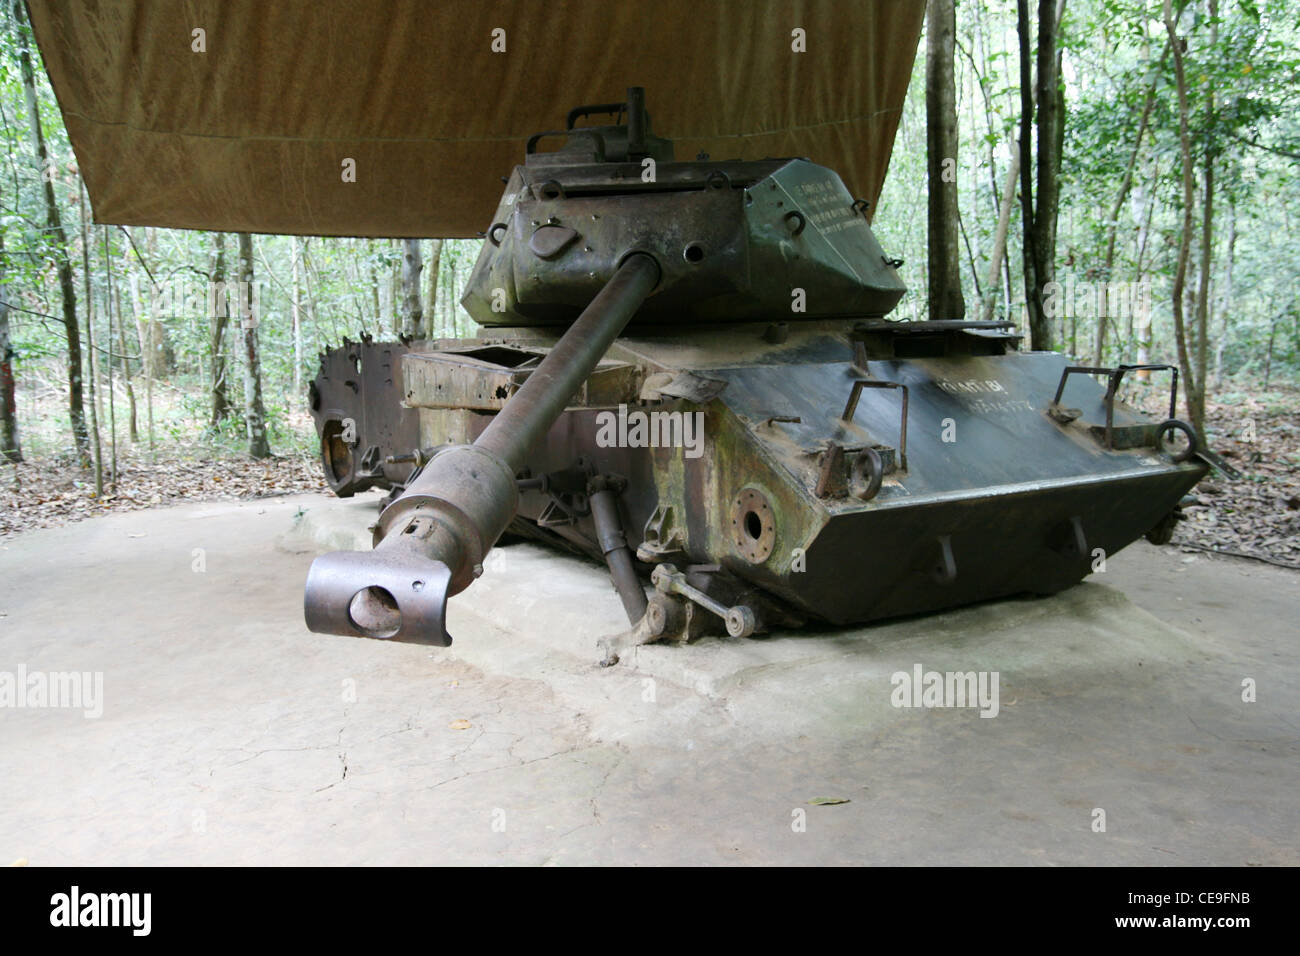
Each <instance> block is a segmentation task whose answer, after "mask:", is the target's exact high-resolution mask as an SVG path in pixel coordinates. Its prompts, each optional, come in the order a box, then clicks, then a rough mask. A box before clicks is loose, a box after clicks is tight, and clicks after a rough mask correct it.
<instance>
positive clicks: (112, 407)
mask: <svg viewBox="0 0 1300 956" xmlns="http://www.w3.org/2000/svg"><path fill="white" fill-rule="evenodd" d="M101 228H102V229H103V230H104V252H105V253H106V255H105V261H107V252H108V227H107V226H103V227H101ZM87 268H89V266H88V267H87ZM104 318H105V319H106V320H107V321H108V338H107V339H106V342H107V344H108V348H107V349H106V350H105V355H107V356H108V448H109V459H108V467H109V471H108V482H109V485H111V486H112V489H113V491H114V492H116V491H117V394H116V392H115V391H114V387H113V299H112V297H111V296H108V295H105V296H104ZM121 319H122V317H121V316H118V325H119V327H120V326H121ZM121 348H122V350H123V352H125V351H126V349H125V343H123V345H122V346H121ZM129 387H130V385H129V383H128V388H129Z"/></svg>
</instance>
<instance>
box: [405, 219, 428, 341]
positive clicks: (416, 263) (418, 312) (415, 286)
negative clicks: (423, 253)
mask: <svg viewBox="0 0 1300 956" xmlns="http://www.w3.org/2000/svg"><path fill="white" fill-rule="evenodd" d="M423 268H424V263H423V261H421V258H420V240H419V239H403V240H402V335H403V336H405V337H406V338H408V339H418V338H423V337H424V307H423V306H422V305H421V304H420V270H422V269H423Z"/></svg>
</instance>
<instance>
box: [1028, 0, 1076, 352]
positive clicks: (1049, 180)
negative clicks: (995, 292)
mask: <svg viewBox="0 0 1300 956" xmlns="http://www.w3.org/2000/svg"><path fill="white" fill-rule="evenodd" d="M1064 11H1065V0H1039V3H1038V64H1037V65H1038V75H1037V82H1036V83H1035V81H1034V76H1033V74H1032V72H1031V67H1030V61H1031V53H1032V49H1031V46H1030V41H1029V3H1028V0H1016V33H1017V34H1018V36H1019V40H1020V204H1021V217H1022V223H1023V233H1024V236H1023V242H1024V245H1023V260H1024V280H1025V308H1026V310H1027V312H1028V315H1029V340H1030V344H1031V345H1032V347H1033V348H1035V349H1040V350H1047V349H1051V348H1052V346H1053V340H1054V336H1053V333H1052V323H1051V317H1050V316H1048V315H1047V312H1046V309H1045V308H1044V304H1043V294H1044V289H1045V287H1046V286H1047V285H1048V284H1050V283H1052V282H1054V281H1055V278H1056V218H1057V209H1058V206H1059V201H1060V187H1059V182H1058V181H1059V172H1060V168H1061V145H1062V142H1063V140H1062V137H1063V136H1064V132H1065V126H1064V95H1065V94H1064V88H1063V87H1062V86H1061V82H1060V63H1061V61H1060V57H1059V55H1058V54H1057V49H1056V40H1057V23H1058V21H1059V20H1060V18H1061V16H1062V15H1063V14H1064ZM1035 94H1036V96H1035ZM1035 99H1037V122H1036V123H1035V115H1034V110H1035ZM1035 125H1036V126H1037V133H1038V135H1037V145H1038V152H1037V166H1036V167H1035V164H1034V155H1033V152H1032V149H1033V145H1034V140H1035V136H1034V130H1035ZM1035 174H1036V175H1037V180H1038V188H1037V195H1035V190H1034V178H1035Z"/></svg>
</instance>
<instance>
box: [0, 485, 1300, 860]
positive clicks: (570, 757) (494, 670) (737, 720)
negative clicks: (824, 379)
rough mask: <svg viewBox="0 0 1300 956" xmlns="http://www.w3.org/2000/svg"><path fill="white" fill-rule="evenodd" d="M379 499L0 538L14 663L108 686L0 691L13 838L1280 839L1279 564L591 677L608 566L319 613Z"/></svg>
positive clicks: (517, 572) (2, 609)
mask: <svg viewBox="0 0 1300 956" xmlns="http://www.w3.org/2000/svg"><path fill="white" fill-rule="evenodd" d="M374 500H375V499H374V497H372V496H366V497H363V498H360V499H357V500H354V501H350V502H340V501H337V500H335V499H330V498H324V497H317V496H296V497H292V498H285V499H276V500H267V501H263V502H241V503H221V504H196V505H186V506H181V507H177V508H171V509H162V510H157V511H150V512H136V513H131V514H123V515H113V516H108V517H105V518H101V519H95V520H93V521H88V522H84V523H81V524H78V525H73V526H69V527H65V528H59V529H51V530H46V531H39V532H34V533H31V534H26V535H22V536H19V537H16V538H11V539H8V540H7V541H5V543H4V544H3V545H0V615H3V616H0V674H3V673H4V672H10V673H14V672H16V671H17V670H18V669H19V668H20V667H21V668H25V669H26V671H27V672H28V673H48V672H55V671H72V670H76V671H83V672H91V673H101V674H102V679H103V701H102V703H103V713H102V716H100V717H91V718H87V717H85V716H83V714H82V712H81V711H77V710H72V709H66V708H65V709H60V708H46V707H42V708H36V707H5V708H0V854H5V853H7V854H9V856H10V857H11V858H17V857H26V858H28V859H30V860H31V861H32V862H33V863H34V864H60V863H64V864H66V863H88V864H111V863H150V864H168V863H204V864H213V863H256V864H263V863H422V862H428V863H451V862H463V863H523V864H542V863H588V862H592V863H629V864H631V863H648V864H655V863H777V862H786V863H963V862H969V863H994V864H996V863H1012V864H1068V863H1099V864H1122V863H1139V864H1156V865H1167V864H1237V865H1241V864H1245V863H1263V864H1279V863H1287V864H1294V863H1296V862H1300V845H1298V844H1300V840H1298V839H1297V836H1296V834H1297V832H1300V828H1298V827H1297V825H1296V824H1297V822H1298V818H1300V812H1298V811H1297V806H1296V800H1295V798H1294V793H1295V791H1296V785H1297V783H1298V782H1300V779H1298V778H1300V769H1298V767H1300V764H1298V762H1297V760H1296V756H1297V751H1300V733H1298V732H1297V727H1296V726H1295V722H1294V716H1293V715H1294V714H1295V712H1296V704H1297V701H1298V699H1300V693H1298V688H1300V682H1298V680H1297V678H1300V673H1298V671H1300V666H1298V665H1297V663H1296V659H1295V643H1294V640H1295V634H1296V620H1297V618H1298V617H1300V615H1297V613H1296V612H1297V610H1298V609H1300V575H1297V574H1294V573H1292V572H1287V571H1284V570H1281V569H1275V568H1269V567H1265V566H1259V565H1254V564H1247V563H1245V562H1235V561H1226V560H1218V559H1214V560H1209V559H1205V558H1192V559H1190V560H1188V556H1185V555H1182V554H1179V553H1178V552H1175V551H1170V550H1167V549H1155V548H1151V547H1149V546H1147V545H1145V544H1143V545H1141V546H1136V547H1134V548H1133V549H1130V551H1128V552H1125V553H1124V554H1121V555H1118V556H1114V557H1112V558H1111V559H1110V561H1109V566H1108V569H1107V572H1106V573H1105V574H1103V575H1097V576H1094V578H1093V579H1092V580H1090V581H1089V582H1088V583H1085V584H1084V585H1082V586H1080V587H1078V588H1075V589H1072V590H1071V591H1069V592H1066V593H1064V594H1061V595H1058V596H1056V597H1054V598H1050V599H1046V600H1029V599H1025V600H1012V601H1002V602H996V603H990V604H987V605H983V606H979V607H974V608H967V609H963V610H960V611H956V612H949V613H945V614H940V615H934V616H930V617H925V618H916V619H911V620H905V621H898V622H891V623H887V624H884V625H878V626H874V627H870V628H854V629H838V630H820V631H808V632H801V633H799V634H788V635H786V634H783V635H773V636H771V637H768V638H766V639H762V640H746V641H732V640H728V639H705V640H703V641H700V642H697V643H696V644H693V645H690V646H688V647H673V646H650V647H643V648H639V649H637V650H636V651H635V652H634V653H631V654H628V655H625V657H624V660H623V662H622V663H620V664H619V665H618V666H617V667H614V668H601V667H599V666H598V665H597V660H598V655H597V652H596V641H597V639H598V638H599V637H601V636H602V635H604V634H606V633H609V632H610V631H612V630H618V629H621V628H622V627H623V626H625V619H624V618H623V614H622V610H621V606H620V604H619V602H618V600H617V597H616V595H615V594H614V592H613V589H612V587H611V586H610V584H609V582H608V579H607V577H606V576H605V574H604V571H603V569H602V568H601V567H599V566H597V565H594V564H591V563H588V562H584V561H582V560H579V559H575V558H570V557H567V556H562V555H557V554H553V553H551V552H549V551H546V550H544V549H541V548H538V547H536V546H533V545H511V546H508V547H505V548H502V549H498V551H497V552H495V554H494V556H493V557H492V558H491V560H490V561H489V562H488V566H487V570H486V573H485V575H484V576H483V578H481V579H480V580H479V581H478V582H476V583H475V584H474V585H473V586H472V587H471V588H470V589H469V590H468V591H466V592H465V593H463V594H461V595H458V596H457V597H455V598H453V599H452V601H451V604H450V607H451V610H450V612H449V621H448V625H449V630H450V632H451V633H452V634H453V636H454V637H455V640H456V643H455V644H454V645H453V647H451V648H448V649H430V648H424V647H419V646H413V645H399V644H386V643H384V642H381V641H369V640H356V639H350V638H337V637H328V636H322V635H313V634H310V633H309V632H307V631H306V629H305V628H304V626H303V624H302V610H301V601H302V583H303V580H304V578H305V575H306V568H307V565H308V564H309V562H310V559H311V557H312V556H313V553H314V552H315V550H317V549H320V550H328V549H333V548H338V547H356V546H365V545H368V539H369V536H368V534H367V533H366V532H365V525H366V524H368V523H369V522H371V521H373V518H374V514H375V511H374ZM196 549H197V550H196ZM918 664H919V665H921V666H922V669H923V670H924V671H931V670H933V671H939V672H945V671H963V672H965V671H977V672H978V671H983V672H994V671H996V672H997V674H998V678H999V685H998V691H999V693H998V712H997V716H996V717H994V718H992V719H984V718H981V717H980V716H979V713H978V710H977V709H972V708H966V709H957V708H947V709H939V708H935V709H926V708H900V707H895V706H893V703H892V702H891V698H892V697H893V696H894V693H895V686H894V682H893V681H892V680H891V678H892V677H893V675H894V674H895V673H897V672H903V673H908V674H910V673H911V672H912V670H913V668H914V667H915V666H916V665H918ZM1245 679H1253V680H1254V681H1255V682H1256V683H1257V694H1258V701H1257V702H1254V703H1247V702H1245V701H1243V700H1242V681H1243V680H1245ZM462 727H463V728H465V729H456V728H462ZM823 797H824V798H834V799H837V800H847V801H849V802H846V803H838V804H835V805H814V804H813V803H812V801H814V800H815V799H816V798H823ZM1097 809H1103V810H1105V814H1106V830H1105V832H1094V829H1093V825H1094V820H1095V819H1096V816H1097V815H1096V814H1095V812H1094V811H1095V810H1097Z"/></svg>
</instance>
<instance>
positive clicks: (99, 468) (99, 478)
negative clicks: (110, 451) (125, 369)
mask: <svg viewBox="0 0 1300 956" xmlns="http://www.w3.org/2000/svg"><path fill="white" fill-rule="evenodd" d="M77 208H78V210H79V211H80V213H81V272H82V278H83V279H84V280H85V290H86V353H87V354H86V358H87V362H86V365H87V369H86V370H87V371H88V372H89V373H90V435H91V439H92V445H93V447H94V451H95V497H96V498H101V497H103V495H104V449H103V446H102V444H101V443H100V440H99V402H97V401H96V400H95V389H96V388H97V387H98V384H99V373H98V372H97V371H96V368H97V363H96V361H95V328H94V316H95V299H94V296H92V295H91V288H90V229H89V227H88V226H87V223H86V190H85V189H84V188H83V186H82V184H80V183H78V185H77Z"/></svg>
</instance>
